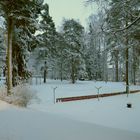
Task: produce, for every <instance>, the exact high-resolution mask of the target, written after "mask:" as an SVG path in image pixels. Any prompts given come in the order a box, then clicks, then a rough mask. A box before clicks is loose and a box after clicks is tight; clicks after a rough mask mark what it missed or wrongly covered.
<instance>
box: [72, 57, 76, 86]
mask: <svg viewBox="0 0 140 140" xmlns="http://www.w3.org/2000/svg"><path fill="white" fill-rule="evenodd" d="M71 79H72V83H73V84H74V83H75V64H74V59H73V58H72V62H71Z"/></svg>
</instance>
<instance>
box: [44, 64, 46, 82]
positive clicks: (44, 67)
mask: <svg viewBox="0 0 140 140" xmlns="http://www.w3.org/2000/svg"><path fill="white" fill-rule="evenodd" d="M46 78H47V62H46V61H45V62H44V83H46Z"/></svg>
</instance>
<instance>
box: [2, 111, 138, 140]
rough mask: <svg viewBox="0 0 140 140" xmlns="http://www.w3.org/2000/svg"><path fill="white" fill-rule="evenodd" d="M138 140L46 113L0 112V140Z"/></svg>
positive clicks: (119, 132) (125, 132)
mask: <svg viewBox="0 0 140 140" xmlns="http://www.w3.org/2000/svg"><path fill="white" fill-rule="evenodd" d="M46 139H48V140H87V139H88V140H93V139H94V140H118V139H119V140H139V139H140V134H138V133H134V132H129V131H123V130H119V129H112V128H108V127H103V126H100V125H95V124H89V123H85V122H79V121H75V120H71V119H68V118H65V117H60V116H59V115H54V114H51V113H46V112H44V113H43V112H39V111H31V110H26V109H25V110H23V109H22V110H21V109H6V110H3V111H0V140H46Z"/></svg>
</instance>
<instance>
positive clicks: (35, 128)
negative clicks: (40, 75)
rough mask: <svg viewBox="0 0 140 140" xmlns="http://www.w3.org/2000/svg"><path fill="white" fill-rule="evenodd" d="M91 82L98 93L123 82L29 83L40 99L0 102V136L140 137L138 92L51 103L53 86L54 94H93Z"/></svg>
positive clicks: (39, 139) (7, 139)
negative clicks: (24, 103)
mask: <svg viewBox="0 0 140 140" xmlns="http://www.w3.org/2000/svg"><path fill="white" fill-rule="evenodd" d="M95 86H96V87H100V86H101V87H102V88H101V91H100V93H109V92H118V91H124V90H125V85H124V83H115V82H112V83H111V82H108V83H105V82H93V81H78V82H77V83H76V84H74V85H73V84H71V83H69V82H68V81H64V82H60V81H57V80H48V81H47V83H46V84H41V85H32V86H31V88H32V89H33V90H34V91H36V93H37V95H38V97H39V98H40V103H39V102H32V104H31V105H30V106H28V109H19V108H15V107H13V106H9V105H7V104H5V103H3V102H2V103H1V102H0V108H1V110H0V140H19V139H20V140H46V139H48V140H93V139H94V140H106V139H107V140H140V121H139V118H140V93H137V94H130V95H129V97H126V95H120V96H113V97H106V98H100V100H99V101H98V100H97V99H90V100H83V101H73V102H66V103H55V104H54V96H53V88H55V87H57V89H56V98H57V97H67V96H78V95H89V94H96V93H97V91H96V88H95ZM130 87H131V89H133V90H134V89H140V86H130ZM128 102H131V103H132V108H127V107H126V105H127V103H128Z"/></svg>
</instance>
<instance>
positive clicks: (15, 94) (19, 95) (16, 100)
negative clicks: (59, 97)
mask: <svg viewBox="0 0 140 140" xmlns="http://www.w3.org/2000/svg"><path fill="white" fill-rule="evenodd" d="M0 98H1V99H2V100H4V101H7V102H8V103H10V104H14V105H17V106H20V107H27V106H28V105H29V104H31V102H32V101H33V100H35V101H39V98H38V97H37V95H36V92H35V91H33V90H31V88H30V87H29V86H27V85H18V86H16V87H14V88H13V89H12V94H11V95H9V96H6V88H4V87H3V88H2V90H1V89H0Z"/></svg>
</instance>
